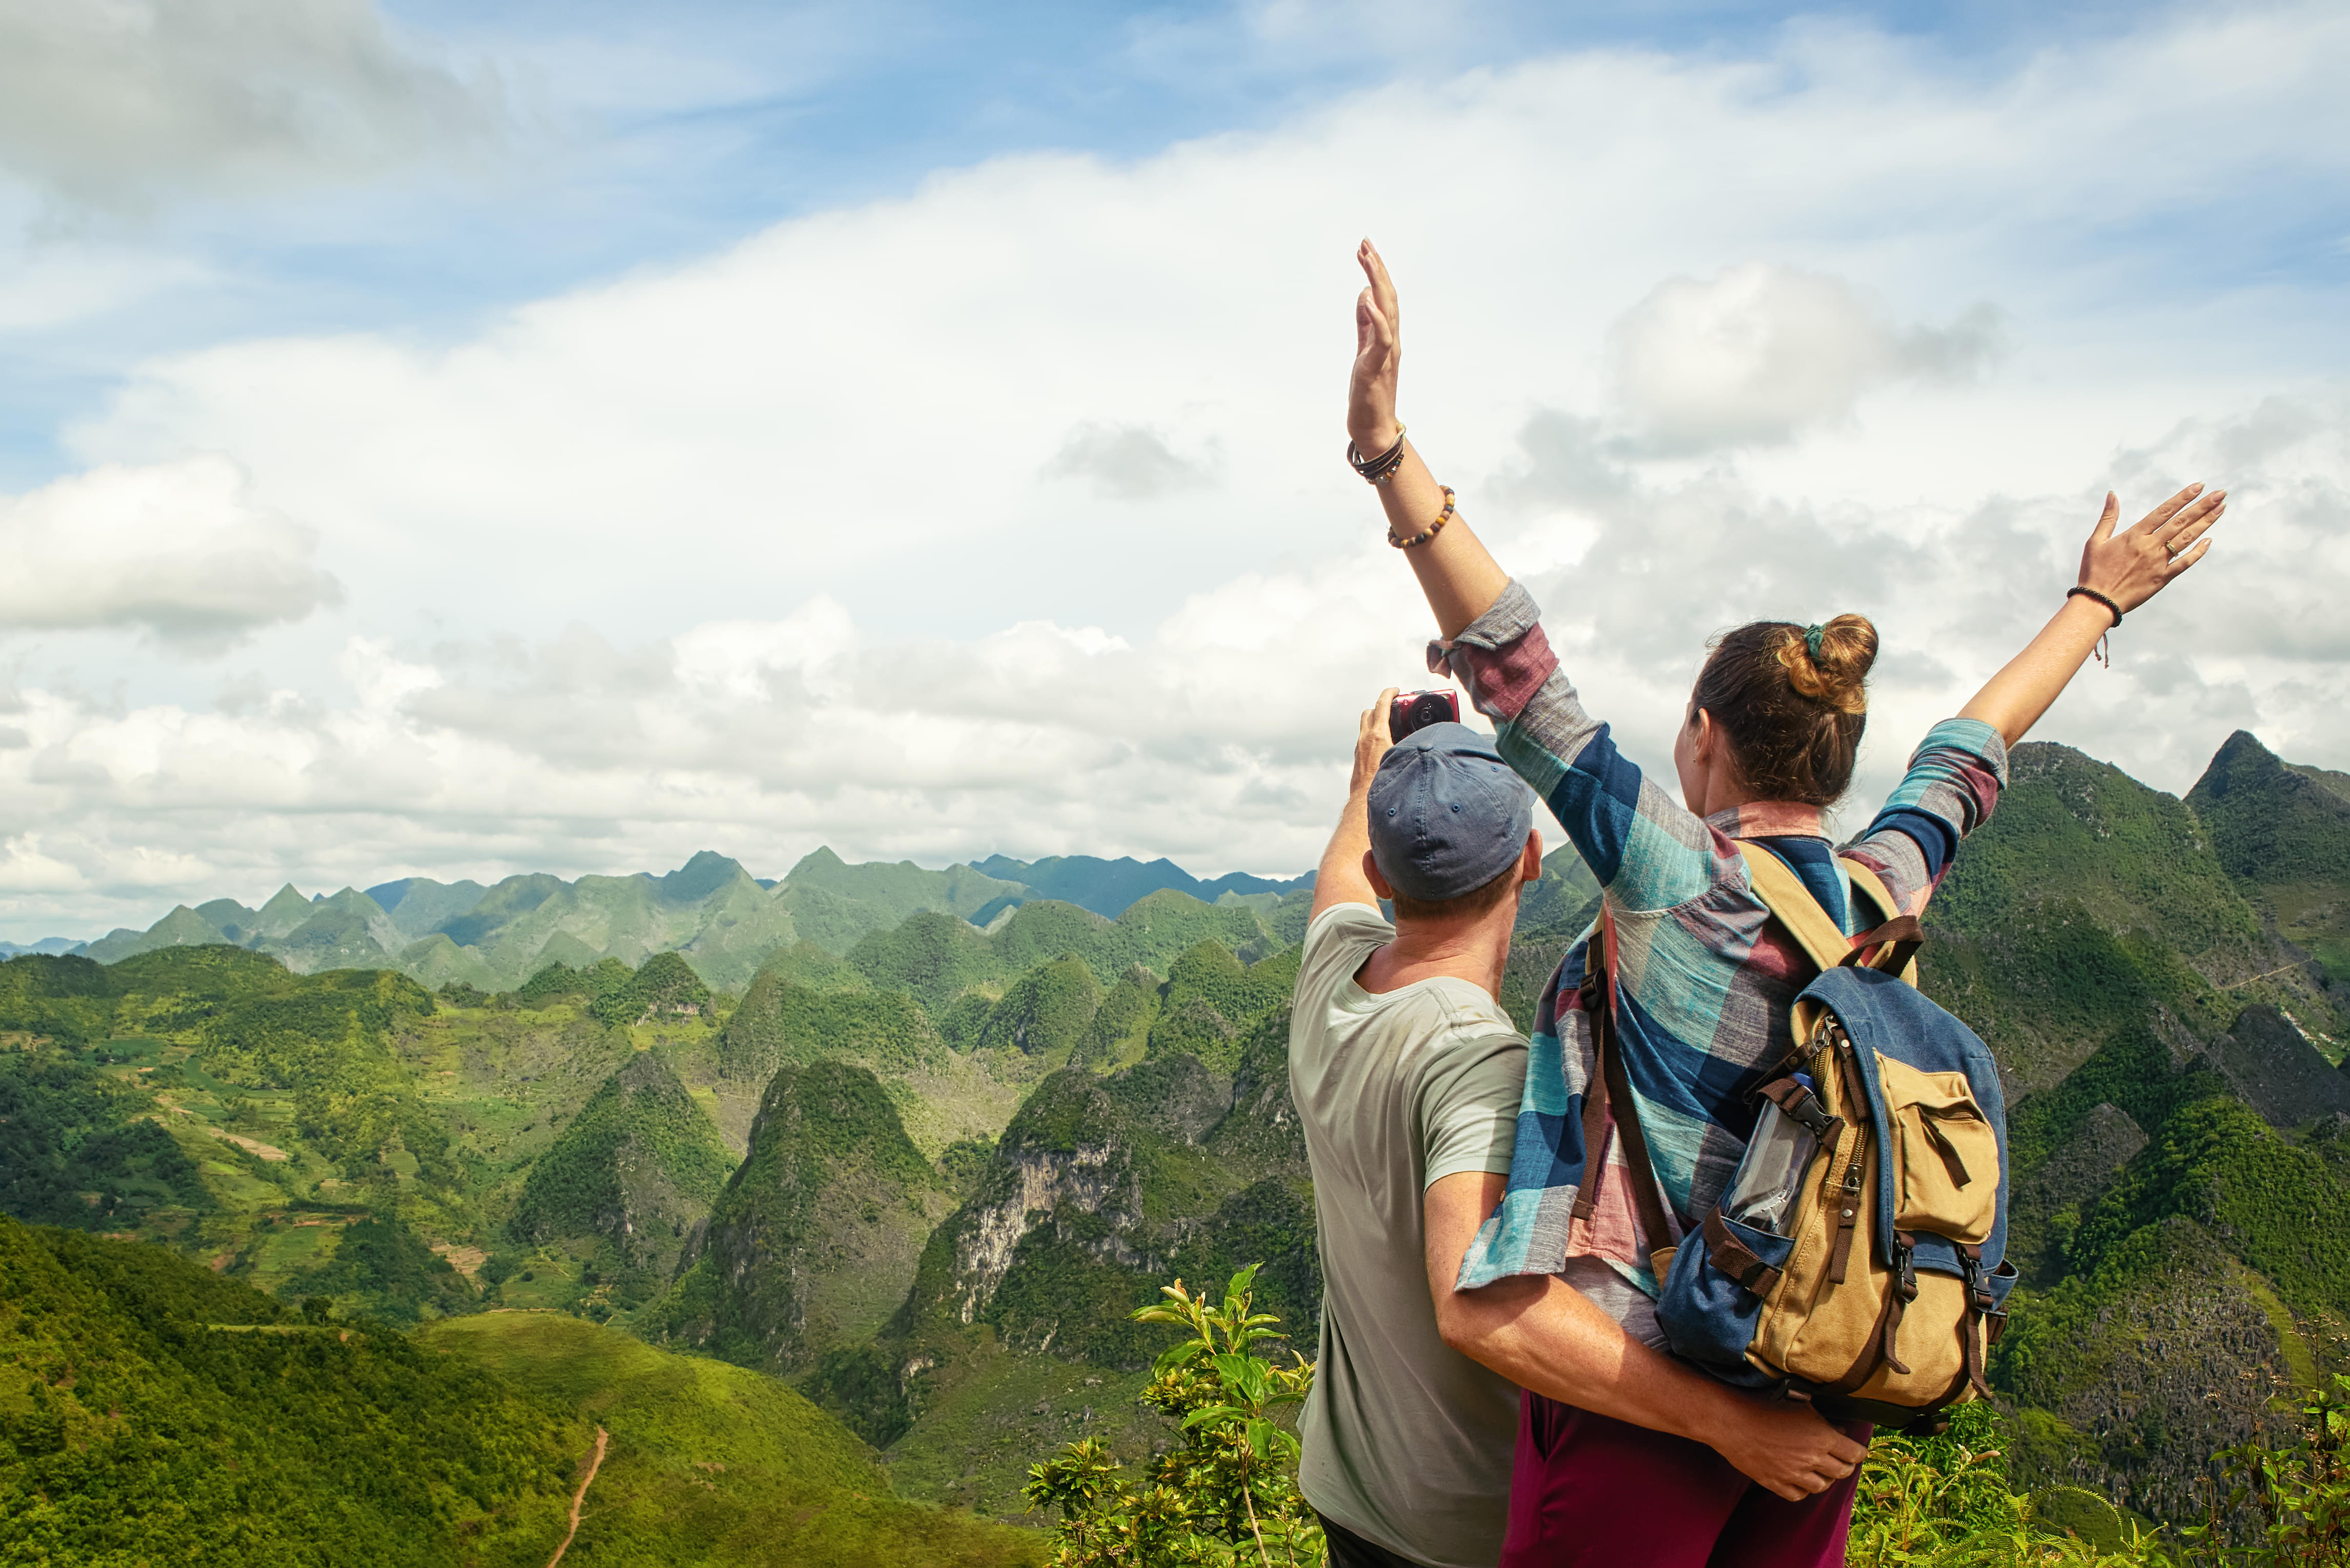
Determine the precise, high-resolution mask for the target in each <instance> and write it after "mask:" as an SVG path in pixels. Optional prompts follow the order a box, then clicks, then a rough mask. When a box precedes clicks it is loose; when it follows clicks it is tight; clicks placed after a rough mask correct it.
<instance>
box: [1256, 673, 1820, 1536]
mask: <svg viewBox="0 0 2350 1568" xmlns="http://www.w3.org/2000/svg"><path fill="white" fill-rule="evenodd" d="M1394 697H1395V693H1394V692H1393V691H1385V692H1382V693H1380V695H1379V700H1378V703H1377V704H1376V705H1375V706H1373V707H1372V708H1371V710H1370V711H1368V712H1367V713H1365V714H1364V715H1363V716H1362V720H1361V722H1360V724H1359V725H1358V727H1357V736H1356V744H1355V767H1354V776H1353V780H1352V783H1351V785H1350V787H1349V789H1348V792H1347V806H1346V810H1345V812H1344V813H1343V814H1342V815H1340V817H1339V819H1338V827H1337V831H1336V833H1334V834H1333V835H1332V836H1331V839H1330V846H1329V847H1328V848H1327V849H1326V850H1325V851H1324V852H1323V856H1322V863H1321V866H1320V868H1319V869H1318V871H1317V872H1316V874H1315V884H1314V907H1313V913H1312V917H1311V919H1310V921H1309V923H1308V925H1307V927H1306V932H1305V949H1304V951H1303V953H1302V954H1301V955H1300V957H1301V963H1300V967H1299V971H1298V977H1297V991H1296V998H1295V1011H1294V1014H1293V1022H1292V1023H1291V1033H1290V1054H1289V1076H1290V1091H1291V1094H1292V1096H1293V1097H1294V1098H1295V1101H1296V1103H1297V1110H1298V1116H1299V1119H1300V1121H1301V1122H1302V1124H1303V1128H1304V1131H1305V1149H1306V1157H1307V1158H1308V1160H1309V1161H1310V1163H1311V1165H1312V1168H1313V1172H1314V1204H1315V1220H1316V1223H1317V1225H1318V1228H1319V1232H1320V1240H1319V1246H1320V1249H1321V1254H1322V1270H1323V1277H1324V1291H1323V1304H1322V1346H1321V1364H1320V1369H1319V1371H1318V1373H1317V1374H1316V1376H1315V1383H1314V1392H1313V1395H1312V1397H1311V1398H1310V1399H1309V1400H1308V1401H1307V1403H1306V1407H1305V1417H1304V1419H1303V1421H1302V1423H1301V1429H1302V1432H1303V1436H1304V1441H1305V1453H1304V1457H1303V1459H1302V1461H1301V1463H1300V1465H1299V1470H1298V1484H1299V1487H1300V1489H1301V1490H1303V1491H1304V1493H1305V1500H1306V1501H1308V1502H1310V1503H1311V1504H1313V1506H1314V1508H1315V1511H1317V1512H1318V1513H1319V1514H1320V1515H1321V1516H1322V1519H1323V1521H1324V1524H1325V1526H1326V1529H1327V1530H1328V1532H1329V1537H1330V1562H1331V1563H1332V1564H1333V1568H1492V1564H1493V1563H1494V1562H1495V1561H1496V1560H1497V1559H1498V1558H1499V1556H1500V1554H1501V1549H1502V1537H1503V1530H1504V1528H1505V1526H1506V1524H1507V1522H1508V1502H1509V1481H1510V1469H1511V1459H1512V1451H1513V1448H1514V1446H1515V1442H1516V1438H1517V1431H1518V1385H1519V1384H1521V1383H1522V1384H1523V1385H1524V1386H1527V1387H1531V1388H1534V1389H1535V1390H1537V1391H1538V1392H1541V1393H1543V1394H1545V1395H1547V1396H1549V1397H1551V1398H1554V1399H1557V1400H1561V1401H1563V1402H1565V1403H1568V1404H1572V1405H1574V1406H1576V1407H1579V1408H1582V1409H1587V1410H1591V1411H1594V1412H1596V1413H1598V1414H1600V1415H1604V1416H1608V1417H1615V1418H1617V1419H1619V1420H1624V1421H1629V1422H1632V1423H1634V1424H1636V1425H1638V1426H1641V1427H1646V1428H1651V1429H1654V1430H1658V1431H1664V1432H1670V1433H1674V1434H1677V1435H1679V1436H1681V1437H1687V1438H1696V1439H1697V1440H1699V1441H1700V1442H1703V1443H1706V1444H1709V1445H1711V1447H1712V1448H1714V1449H1716V1450H1718V1451H1719V1452H1720V1453H1721V1455H1722V1456H1723V1457H1724V1458H1725V1459H1728V1460H1729V1461H1730V1462H1731V1464H1733V1465H1735V1466H1736V1467H1737V1468H1738V1469H1740V1470H1742V1471H1743V1472H1744V1473H1745V1474H1747V1475H1748V1476H1750V1477H1752V1479H1754V1480H1757V1481H1759V1482H1761V1483H1762V1484H1763V1485H1764V1486H1766V1487H1769V1488H1770V1489H1771V1490H1773V1491H1775V1492H1777V1493H1779V1494H1780V1495H1781V1496H1783V1497H1787V1498H1797V1497H1803V1496H1807V1495H1810V1494H1812V1493H1814V1492H1817V1491H1819V1490H1821V1489H1822V1488H1823V1487H1824V1486H1825V1485H1826V1484H1827V1483H1828V1480H1829V1479H1830V1477H1831V1475H1832V1474H1833V1475H1835V1476H1841V1475H1843V1474H1846V1473H1848V1472H1849V1470H1850V1469H1851V1468H1852V1461H1853V1459H1854V1457H1855V1456H1856V1454H1857V1452H1858V1449H1856V1447H1855V1446H1854V1445H1852V1444H1850V1443H1849V1442H1848V1441H1846V1439H1845V1438H1843V1436H1842V1435H1841V1434H1838V1433H1836V1432H1835V1430H1834V1429H1833V1428H1830V1427H1828V1426H1827V1425H1826V1424H1825V1422H1823V1421H1821V1420H1820V1419H1819V1418H1818V1417H1815V1416H1813V1415H1812V1414H1811V1413H1810V1412H1808V1411H1806V1410H1800V1409H1794V1408H1788V1407H1770V1406H1765V1405H1763V1404H1759V1403H1757V1402H1755V1401H1753V1400H1752V1399H1749V1398H1748V1397H1744V1396H1742V1395H1741V1394H1739V1393H1737V1392H1736V1391H1734V1390H1732V1389H1731V1388H1730V1387H1728V1386H1726V1385H1723V1384H1721V1383H1718V1382H1715V1381H1714V1380H1713V1379H1711V1378H1710V1377H1707V1376H1703V1375H1702V1374H1700V1373H1698V1372H1695V1371H1693V1370H1691V1369H1690V1368H1689V1367H1686V1366H1681V1365H1680V1364H1679V1363H1677V1362H1675V1361H1673V1360H1671V1359H1670V1358H1669V1357H1668V1356H1666V1355H1662V1354H1660V1353H1659V1352H1658V1351H1655V1350H1652V1349H1650V1348H1649V1347H1648V1346H1647V1345H1643V1344H1641V1343H1639V1342H1638V1340H1635V1339H1632V1338H1630V1337H1629V1336H1627V1334H1625V1332H1624V1330H1623V1328H1622V1327H1621V1326H1620V1325H1619V1324H1617V1321H1616V1320H1615V1318H1613V1317H1611V1316H1609V1315H1608V1314H1607V1313H1606V1312H1605V1311H1603V1310H1601V1309H1600V1307H1598V1306H1597V1305H1596V1304H1594V1303H1592V1302H1591V1301H1589V1300H1588V1299H1586V1297H1584V1296H1583V1295H1582V1294H1581V1293H1578V1292H1576V1291H1575V1289H1574V1288H1572V1287H1571V1286H1569V1285H1568V1284H1567V1283H1566V1282H1564V1281H1562V1280H1560V1279H1558V1278H1557V1277H1556V1276H1544V1277H1543V1278H1542V1279H1540V1280H1538V1281H1537V1280H1533V1279H1523V1280H1514V1281H1507V1282H1503V1283H1501V1284H1497V1285H1493V1286H1491V1287H1488V1288H1486V1289H1484V1290H1480V1291H1470V1292H1464V1293H1456V1292H1455V1291H1454V1289H1453V1283H1454V1282H1455V1280H1457V1279H1458V1278H1459V1276H1460V1272H1461V1258H1462V1256H1463V1254H1464V1253H1465V1252H1466V1251H1468V1247H1469V1243H1470V1241H1471V1238H1472V1237H1474V1235H1475V1234H1476V1231H1477V1228H1478V1226H1479V1224H1480V1223H1482V1221H1483V1220H1484V1218H1485V1216H1486V1215H1487V1214H1489V1213H1491V1212H1492V1210H1493V1207H1494V1205H1495V1204H1496V1203H1498V1202H1499V1201H1500V1199H1501V1196H1502V1191H1503V1186H1504V1185H1505V1182H1506V1179H1507V1176H1508V1173H1509V1168H1510V1158H1511V1154H1512V1151H1513V1147H1515V1144H1516V1138H1517V1121H1518V1109H1519V1103H1520V1099H1521V1094H1522V1090H1523V1085H1524V1081H1525V1073H1526V1041H1525V1039H1524V1037H1523V1035H1521V1034H1519V1033H1518V1032H1517V1031H1516V1029H1515V1028H1514V1027H1513V1025H1512V1023H1510V1019H1509V1015H1508V1014H1507V1013H1505V1012H1503V1011H1502V1007H1501V1003H1500V1002H1499V1000H1498V999H1499V996H1500V992H1501V987H1502V970H1503V965H1504V964H1506V963H1507V962H1508V961H1509V954H1510V932H1511V928H1512V926H1513V924H1514V922H1515V920H1516V918H1517V903H1518V898H1517V895H1518V891H1519V889H1520V888H1522V887H1523V885H1524V884H1525V883H1528V882H1532V881H1534V880H1536V879H1537V878H1539V877H1541V875H1542V839H1541V836H1539V835H1538V834H1537V833H1536V832H1535V831H1534V795H1533V793H1532V792H1531V791H1530V790H1529V789H1527V787H1526V786H1525V784H1523V782H1521V781H1520V779H1519V778H1518V776H1517V774H1515V773H1513V771H1512V770H1511V768H1510V766H1509V764H1507V763H1504V762H1503V760H1502V758H1501V756H1500V754H1499V753H1497V752H1496V751H1495V750H1494V748H1493V742H1492V737H1490V736H1488V735H1484V734H1481V733H1479V732H1476V731H1473V730H1471V729H1470V728H1468V727H1467V726H1466V725H1462V724H1432V725H1430V726H1429V727H1427V728H1426V729H1423V730H1419V731H1417V732H1413V733H1412V734H1410V735H1408V736H1406V737H1405V738H1404V739H1403V740H1402V741H1401V742H1396V743H1393V744H1392V745H1391V744H1390V742H1389V741H1388V705H1389V703H1390V702H1391V701H1393V699H1394ZM1381 898H1388V899H1391V900H1393V903H1394V908H1395V923H1394V924H1393V925H1389V924H1388V921H1387V920H1386V919H1382V918H1381V916H1380V914H1379V910H1378V900H1379V899H1381ZM1456 1346H1458V1347H1459V1348H1455V1347H1456ZM1463 1351H1467V1352H1470V1353H1471V1354H1473V1355H1475V1357H1476V1359H1475V1360H1471V1358H1470V1355H1464V1354H1462V1352H1463ZM1481 1363H1482V1364H1483V1365H1481ZM1492 1368H1501V1369H1503V1370H1506V1371H1507V1372H1508V1373H1509V1374H1510V1376H1506V1377H1505V1376H1503V1375H1502V1371H1497V1370H1492ZM1513 1379H1514V1380H1515V1381H1513ZM1834 1445H1841V1448H1840V1449H1839V1448H1836V1447H1834Z"/></svg>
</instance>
